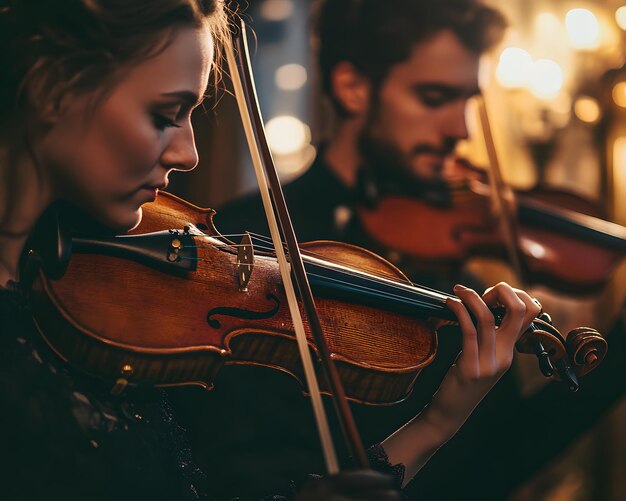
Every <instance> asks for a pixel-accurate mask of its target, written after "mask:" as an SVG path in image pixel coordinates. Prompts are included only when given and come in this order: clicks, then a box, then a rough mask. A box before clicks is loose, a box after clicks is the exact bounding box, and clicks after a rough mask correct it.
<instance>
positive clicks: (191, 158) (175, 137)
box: [161, 120, 198, 171]
mask: <svg viewBox="0 0 626 501" xmlns="http://www.w3.org/2000/svg"><path fill="white" fill-rule="evenodd" d="M161 164H162V165H163V166H164V167H166V168H167V169H173V170H179V171H190V170H192V169H194V168H195V167H196V165H198V150H197V149H196V144H195V142H194V135H193V128H192V126H191V121H190V120H188V121H186V122H185V124H184V125H182V126H181V127H179V128H177V129H174V130H173V133H172V137H171V140H170V142H169V143H168V144H167V147H166V148H165V150H163V153H162V155H161Z"/></svg>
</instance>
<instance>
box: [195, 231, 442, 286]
mask: <svg viewBox="0 0 626 501" xmlns="http://www.w3.org/2000/svg"><path fill="white" fill-rule="evenodd" d="M250 235H251V236H253V237H254V238H255V239H257V240H260V241H261V242H263V243H265V239H264V238H263V237H262V236H261V235H259V236H257V235H256V234H250ZM222 236H224V237H226V238H230V237H237V236H243V234H229V235H222ZM224 246H225V247H227V248H229V249H231V250H233V251H235V250H236V249H237V248H239V247H245V246H246V244H227V243H224ZM185 247H186V248H192V247H193V248H215V245H208V246H185ZM253 247H254V248H255V249H258V250H261V251H265V252H268V253H273V251H274V247H273V246H269V245H259V244H258V243H257V244H253ZM301 252H302V255H303V256H310V257H315V258H318V259H321V260H324V261H328V262H330V263H333V264H338V265H341V266H345V267H347V268H350V267H351V263H348V262H345V261H342V260H339V259H335V258H332V257H330V258H329V257H327V256H325V255H323V254H319V253H316V252H312V251H309V250H306V249H301ZM359 270H361V271H364V272H367V273H369V274H371V275H376V276H379V277H381V278H385V279H388V280H398V276H397V275H392V274H391V273H385V272H381V271H380V270H375V269H373V268H370V267H362V268H359ZM409 283H410V285H413V286H416V284H414V283H413V282H409ZM422 288H424V287H422ZM431 292H439V291H435V290H431Z"/></svg>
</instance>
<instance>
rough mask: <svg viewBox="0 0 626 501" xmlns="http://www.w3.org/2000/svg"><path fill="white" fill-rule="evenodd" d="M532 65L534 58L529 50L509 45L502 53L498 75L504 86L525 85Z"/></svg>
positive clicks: (497, 69) (515, 86)
mask: <svg viewBox="0 0 626 501" xmlns="http://www.w3.org/2000/svg"><path fill="white" fill-rule="evenodd" d="M532 66H533V58H532V57H531V56H530V54H529V53H528V52H526V51H525V50H524V49H520V48H518V47H509V48H507V49H504V50H503V51H502V53H501V54H500V59H499V60H498V67H497V68H496V77H497V78H498V81H499V82H500V84H502V85H503V86H504V87H509V88H520V87H525V86H526V85H527V83H528V75H529V74H530V71H531V68H532Z"/></svg>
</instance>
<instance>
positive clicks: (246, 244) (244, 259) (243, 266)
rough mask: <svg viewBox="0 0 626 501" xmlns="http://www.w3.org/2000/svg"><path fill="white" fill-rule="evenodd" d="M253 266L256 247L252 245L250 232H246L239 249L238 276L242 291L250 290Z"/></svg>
mask: <svg viewBox="0 0 626 501" xmlns="http://www.w3.org/2000/svg"><path fill="white" fill-rule="evenodd" d="M253 266H254V247H253V246H252V239H251V238H250V233H245V234H244V236H243V238H242V239H241V243H240V244H239V249H238V250H237V278H238V280H239V290H240V291H242V292H245V291H247V290H248V283H249V282H250V276H251V275H252V267H253Z"/></svg>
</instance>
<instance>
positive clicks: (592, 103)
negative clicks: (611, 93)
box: [574, 96, 600, 124]
mask: <svg viewBox="0 0 626 501" xmlns="http://www.w3.org/2000/svg"><path fill="white" fill-rule="evenodd" d="M574 113H575V114H576V116H577V117H578V118H579V119H580V120H581V121H583V122H586V123H589V124H593V123H596V122H597V121H598V119H599V118H600V105H599V104H598V101H596V100H595V99H594V98H592V97H589V96H580V97H579V98H578V99H576V102H575V103H574Z"/></svg>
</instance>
